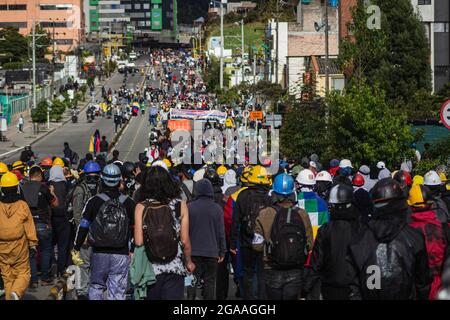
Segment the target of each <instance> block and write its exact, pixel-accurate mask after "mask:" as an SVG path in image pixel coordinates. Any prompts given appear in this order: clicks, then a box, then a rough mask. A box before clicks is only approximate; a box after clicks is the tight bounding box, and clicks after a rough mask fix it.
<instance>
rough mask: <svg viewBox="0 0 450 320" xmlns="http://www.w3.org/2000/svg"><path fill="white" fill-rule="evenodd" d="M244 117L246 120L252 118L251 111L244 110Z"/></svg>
mask: <svg viewBox="0 0 450 320" xmlns="http://www.w3.org/2000/svg"><path fill="white" fill-rule="evenodd" d="M242 117H244V118H245V119H248V118H249V117H250V111H248V110H244V111H243V112H242Z"/></svg>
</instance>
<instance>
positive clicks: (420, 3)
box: [417, 0, 431, 5]
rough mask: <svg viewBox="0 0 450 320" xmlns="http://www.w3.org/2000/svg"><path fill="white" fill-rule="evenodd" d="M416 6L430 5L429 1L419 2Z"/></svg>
mask: <svg viewBox="0 0 450 320" xmlns="http://www.w3.org/2000/svg"><path fill="white" fill-rule="evenodd" d="M417 4H418V5H427V4H431V0H419V2H418V3H417Z"/></svg>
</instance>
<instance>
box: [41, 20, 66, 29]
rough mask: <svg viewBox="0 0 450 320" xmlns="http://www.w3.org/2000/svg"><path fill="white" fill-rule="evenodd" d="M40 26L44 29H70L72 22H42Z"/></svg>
mask: <svg viewBox="0 0 450 320" xmlns="http://www.w3.org/2000/svg"><path fill="white" fill-rule="evenodd" d="M40 25H41V27H42V28H53V27H55V28H70V27H72V22H71V21H62V22H60V21H41V22H40Z"/></svg>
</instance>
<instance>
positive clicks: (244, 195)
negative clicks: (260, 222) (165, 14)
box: [230, 186, 268, 249]
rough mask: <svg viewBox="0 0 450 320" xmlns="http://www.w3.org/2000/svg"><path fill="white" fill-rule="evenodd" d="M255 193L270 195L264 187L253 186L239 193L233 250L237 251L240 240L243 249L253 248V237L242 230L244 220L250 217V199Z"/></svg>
mask: <svg viewBox="0 0 450 320" xmlns="http://www.w3.org/2000/svg"><path fill="white" fill-rule="evenodd" d="M254 192H263V193H266V194H268V190H266V188H264V187H263V186H252V187H249V188H247V189H245V190H242V191H241V192H240V193H239V195H238V197H237V199H236V203H235V205H234V208H233V222H232V224H231V235H230V242H231V245H230V248H231V249H236V247H237V241H238V240H239V245H240V247H241V248H252V240H253V236H250V235H249V234H248V233H247V232H242V230H243V223H244V218H245V217H246V216H247V215H248V212H247V211H248V208H249V197H250V195H251V194H252V193H254ZM238 237H239V239H238Z"/></svg>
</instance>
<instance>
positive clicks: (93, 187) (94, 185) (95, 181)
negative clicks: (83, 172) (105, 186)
mask: <svg viewBox="0 0 450 320" xmlns="http://www.w3.org/2000/svg"><path fill="white" fill-rule="evenodd" d="M99 182H100V179H99V177H97V176H87V177H86V185H87V187H88V189H89V191H90V192H91V194H95V193H97V189H98V185H99Z"/></svg>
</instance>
